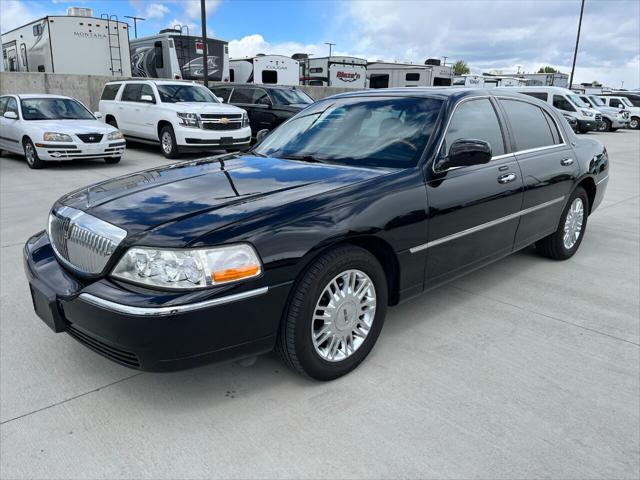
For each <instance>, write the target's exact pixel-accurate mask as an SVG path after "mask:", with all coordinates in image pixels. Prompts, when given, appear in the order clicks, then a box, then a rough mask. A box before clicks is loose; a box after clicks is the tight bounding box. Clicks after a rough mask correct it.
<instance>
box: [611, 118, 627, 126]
mask: <svg viewBox="0 0 640 480" xmlns="http://www.w3.org/2000/svg"><path fill="white" fill-rule="evenodd" d="M629 122H630V119H628V118H627V119H623V118H612V119H611V127H613V128H627V127H628V126H629Z"/></svg>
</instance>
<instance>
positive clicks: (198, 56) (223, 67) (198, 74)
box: [131, 25, 229, 82]
mask: <svg viewBox="0 0 640 480" xmlns="http://www.w3.org/2000/svg"><path fill="white" fill-rule="evenodd" d="M203 56H204V42H203V41H202V37H201V36H200V37H198V36H194V35H190V34H189V29H188V28H187V27H182V26H180V25H176V26H175V27H174V28H167V29H164V30H161V31H160V33H158V34H157V35H150V36H148V37H142V38H137V39H135V40H131V72H132V74H133V76H134V77H147V78H171V79H175V80H179V79H184V80H203V78H204V62H203ZM207 77H209V81H212V82H228V81H229V45H228V43H227V42H226V41H225V40H220V39H217V38H207Z"/></svg>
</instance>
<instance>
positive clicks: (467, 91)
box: [321, 87, 532, 101]
mask: <svg viewBox="0 0 640 480" xmlns="http://www.w3.org/2000/svg"><path fill="white" fill-rule="evenodd" d="M492 92H495V93H492ZM496 94H499V95H500V96H510V97H514V98H523V99H526V100H531V99H532V98H531V97H530V96H528V95H523V94H521V93H518V91H517V89H516V88H515V87H514V88H513V90H509V89H497V88H473V87H404V88H375V89H366V90H358V91H355V92H345V93H339V94H337V95H333V96H331V97H327V98H355V97H413V98H415V97H424V98H427V97H431V98H433V97H440V98H443V99H444V98H451V99H452V100H454V101H455V100H458V99H460V98H464V97H470V96H475V97H477V96H485V97H486V96H495V95H496ZM321 100H324V99H321Z"/></svg>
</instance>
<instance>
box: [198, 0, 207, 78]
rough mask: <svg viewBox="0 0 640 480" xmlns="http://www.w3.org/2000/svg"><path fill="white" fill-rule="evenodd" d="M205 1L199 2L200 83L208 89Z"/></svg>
mask: <svg viewBox="0 0 640 480" xmlns="http://www.w3.org/2000/svg"><path fill="white" fill-rule="evenodd" d="M205 3H206V0H200V15H201V17H202V18H201V21H202V81H203V83H204V86H205V87H207V88H208V87H209V54H208V53H207V6H206V5H205Z"/></svg>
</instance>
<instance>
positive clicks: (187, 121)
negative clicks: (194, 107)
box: [177, 112, 200, 128]
mask: <svg viewBox="0 0 640 480" xmlns="http://www.w3.org/2000/svg"><path fill="white" fill-rule="evenodd" d="M177 115H178V118H180V125H183V126H185V127H194V128H198V127H199V126H200V125H199V122H198V114H196V113H182V112H178V113H177Z"/></svg>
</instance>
